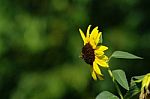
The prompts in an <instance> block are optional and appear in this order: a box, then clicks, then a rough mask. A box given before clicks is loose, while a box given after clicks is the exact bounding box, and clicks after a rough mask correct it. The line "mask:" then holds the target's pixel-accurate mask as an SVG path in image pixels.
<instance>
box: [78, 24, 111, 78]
mask: <svg viewBox="0 0 150 99" xmlns="http://www.w3.org/2000/svg"><path fill="white" fill-rule="evenodd" d="M90 28H91V25H89V26H88V29H87V33H86V36H85V34H84V33H83V31H82V30H81V29H79V32H80V34H81V37H82V39H83V42H84V46H83V48H82V53H81V55H82V56H81V57H82V58H83V59H84V61H85V62H86V63H87V64H89V65H91V67H92V77H93V79H94V80H97V78H99V79H100V80H102V79H103V74H102V73H101V70H100V67H105V68H108V67H109V66H108V63H107V61H108V57H107V56H106V55H104V51H105V50H107V49H108V47H106V46H103V45H101V44H100V45H98V44H99V41H100V37H101V35H102V32H99V30H98V27H95V28H94V29H93V30H92V32H91V33H90ZM99 66H100V67H99Z"/></svg>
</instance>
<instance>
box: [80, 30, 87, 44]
mask: <svg viewBox="0 0 150 99" xmlns="http://www.w3.org/2000/svg"><path fill="white" fill-rule="evenodd" d="M79 32H80V34H81V37H82V39H83V42H84V43H85V42H86V37H85V35H84V33H83V31H82V30H81V29H79Z"/></svg>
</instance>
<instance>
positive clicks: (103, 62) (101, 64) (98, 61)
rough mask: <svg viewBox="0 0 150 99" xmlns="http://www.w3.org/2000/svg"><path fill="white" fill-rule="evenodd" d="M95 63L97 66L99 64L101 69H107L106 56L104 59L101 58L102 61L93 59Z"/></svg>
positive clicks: (96, 58)
mask: <svg viewBox="0 0 150 99" xmlns="http://www.w3.org/2000/svg"><path fill="white" fill-rule="evenodd" d="M95 62H96V63H97V64H99V65H100V66H101V67H106V68H107V67H109V66H108V63H107V56H106V57H104V58H102V59H100V58H98V57H97V56H96V57H95Z"/></svg>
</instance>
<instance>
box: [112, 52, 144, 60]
mask: <svg viewBox="0 0 150 99" xmlns="http://www.w3.org/2000/svg"><path fill="white" fill-rule="evenodd" d="M111 57H114V58H124V59H143V58H141V57H138V56H136V55H133V54H130V53H128V52H123V51H115V52H113V54H112V55H111Z"/></svg>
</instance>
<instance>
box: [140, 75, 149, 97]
mask: <svg viewBox="0 0 150 99" xmlns="http://www.w3.org/2000/svg"><path fill="white" fill-rule="evenodd" d="M139 99H150V73H148V74H146V75H145V76H144V78H143V80H142V87H141V94H140V97H139Z"/></svg>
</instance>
